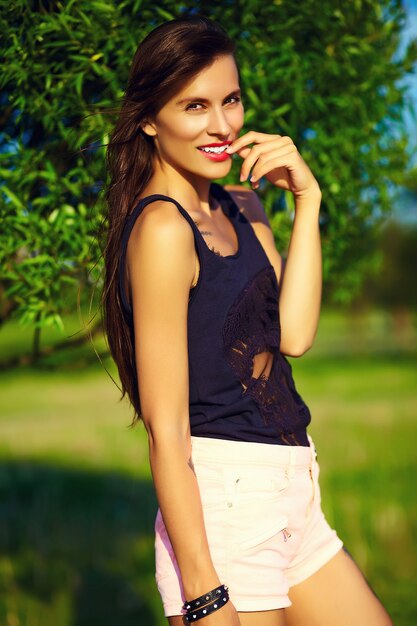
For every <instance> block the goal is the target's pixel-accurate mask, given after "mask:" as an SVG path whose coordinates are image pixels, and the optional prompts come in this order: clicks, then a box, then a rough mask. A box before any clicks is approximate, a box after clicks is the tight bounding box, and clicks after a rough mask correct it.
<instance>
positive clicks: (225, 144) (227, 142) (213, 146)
mask: <svg viewBox="0 0 417 626" xmlns="http://www.w3.org/2000/svg"><path fill="white" fill-rule="evenodd" d="M231 143H232V142H231V141H222V142H221V143H206V144H205V145H204V146H198V147H199V148H220V147H221V146H230V144H231Z"/></svg>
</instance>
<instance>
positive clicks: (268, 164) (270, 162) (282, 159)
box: [250, 146, 297, 183]
mask: <svg viewBox="0 0 417 626" xmlns="http://www.w3.org/2000/svg"><path fill="white" fill-rule="evenodd" d="M296 152H297V149H296V148H295V146H294V148H293V149H290V150H289V151H288V152H286V153H285V154H282V153H279V154H277V153H275V154H270V155H268V158H267V159H266V160H263V161H262V162H261V163H259V162H258V163H257V164H256V166H255V167H254V168H253V172H252V176H251V178H250V181H251V182H252V183H254V182H258V181H259V179H260V178H262V176H265V174H268V172H270V171H271V170H273V169H276V168H278V167H286V166H288V165H292V160H293V158H294V156H295V153H296Z"/></svg>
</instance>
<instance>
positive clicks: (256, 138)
mask: <svg viewBox="0 0 417 626" xmlns="http://www.w3.org/2000/svg"><path fill="white" fill-rule="evenodd" d="M280 136H281V135H270V134H268V133H258V132H256V131H254V130H250V131H249V132H247V133H245V134H244V135H242V136H241V137H238V139H235V141H233V142H232V143H231V144H230V146H228V147H227V148H226V152H227V153H229V154H230V153H232V152H236V151H237V150H240V149H241V148H243V147H244V146H247V145H249V144H250V143H258V142H261V141H265V140H268V139H277V138H278V137H280Z"/></svg>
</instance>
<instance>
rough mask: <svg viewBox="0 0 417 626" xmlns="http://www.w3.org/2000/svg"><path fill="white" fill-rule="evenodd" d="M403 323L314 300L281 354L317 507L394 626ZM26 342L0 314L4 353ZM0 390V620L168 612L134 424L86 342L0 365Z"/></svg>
mask: <svg viewBox="0 0 417 626" xmlns="http://www.w3.org/2000/svg"><path fill="white" fill-rule="evenodd" d="M76 326H77V323H76V321H74V319H72V320H69V321H68V327H70V328H71V332H73V329H75V328H76ZM416 336H417V333H416V329H415V320H414V318H411V321H409V323H407V324H406V326H405V327H401V326H399V325H398V324H397V323H396V321H395V320H394V321H393V320H392V318H391V317H390V316H389V315H388V314H387V313H385V312H370V313H368V314H367V315H365V316H362V317H359V316H351V315H343V314H341V313H338V312H334V311H330V310H329V311H323V315H322V321H321V324H320V328H319V332H318V336H317V340H316V343H315V346H314V348H313V350H311V351H310V352H309V353H307V354H306V355H305V356H304V357H303V358H302V359H292V360H291V364H292V367H293V370H294V376H295V380H296V383H297V388H298V390H299V391H300V393H301V395H302V396H303V397H304V399H305V400H306V401H307V403H308V405H309V407H310V410H311V413H312V424H311V427H310V429H309V432H310V434H311V435H312V436H313V438H314V440H315V443H316V446H317V449H318V456H319V462H320V466H321V474H320V481H321V490H322V495H323V508H324V510H325V513H326V516H327V518H328V520H329V522H330V523H331V524H332V525H333V526H334V527H335V528H336V529H337V531H338V533H339V535H340V536H341V537H342V539H343V541H344V542H345V545H346V547H347V548H348V550H349V552H350V553H351V554H352V556H353V557H354V558H355V560H356V561H357V562H358V563H359V565H360V567H361V568H362V570H363V571H364V573H365V575H366V577H367V579H368V581H369V582H370V584H371V585H372V587H373V588H374V590H375V592H376V593H377V594H378V595H379V597H380V598H381V599H382V601H383V602H384V604H385V605H386V607H387V608H388V610H389V611H390V613H391V615H392V617H393V619H394V623H395V624H396V626H414V624H415V623H416V619H417V599H416V595H415V590H414V585H415V568H416V560H417V559H416V557H417V550H416V529H417V498H416V489H415V485H414V483H415V476H416V471H415V470H416V454H415V450H414V447H415V444H414V442H415V438H416V425H415V415H416V409H417V394H416V389H415V365H416V355H417V349H416V347H417V346H416ZM58 339H62V338H60V337H59V336H57V335H56V334H54V333H53V332H52V331H49V333H48V334H46V335H45V336H44V337H43V342H44V343H45V344H47V343H48V342H52V341H55V340H58ZM28 345H30V335H29V334H28V333H25V332H22V330H21V329H19V327H18V326H17V325H15V324H10V325H9V326H8V327H6V328H3V330H2V334H0V350H1V354H2V355H5V356H9V355H10V354H16V353H19V354H24V352H25V350H27V346H28ZM96 347H97V348H98V349H99V351H103V349H104V344H103V342H102V340H101V339H100V338H98V339H97V340H96ZM92 355H93V358H91V357H92ZM105 364H106V366H107V367H108V369H109V371H110V373H111V374H112V375H113V376H115V369H114V366H113V364H112V363H111V362H110V361H109V360H108V359H106V360H105ZM0 397H1V411H0V461H1V463H0V623H1V624H4V625H5V626H38V625H39V626H41V625H42V626H95V625H96V624H97V626H98V625H99V624H100V626H116V625H117V626H130V625H132V626H133V624H135V626H137V625H138V624H139V625H142V624H146V626H160V625H161V626H162V625H163V624H166V620H165V619H164V618H163V613H162V608H161V604H160V598H159V595H158V592H157V589H156V586H155V581H154V553H153V522H154V517H155V514H156V510H157V502H156V498H155V494H154V490H153V486H152V481H151V475H150V470H149V466H148V451H147V439H146V432H145V430H144V428H143V426H142V425H139V426H138V427H136V428H135V429H129V428H128V425H129V424H130V421H131V412H130V409H129V407H128V404H127V403H126V402H119V401H118V400H119V392H118V390H117V388H116V387H115V386H114V384H113V383H112V381H111V380H110V378H109V376H108V374H107V373H106V372H105V370H104V369H103V367H102V366H101V365H100V364H98V362H97V359H96V357H95V355H94V353H93V351H92V348H91V347H90V346H87V347H84V348H78V349H76V350H68V351H63V352H61V353H59V354H57V355H56V354H51V355H50V356H48V357H45V358H44V359H43V360H42V362H41V363H40V364H39V365H38V366H37V367H36V368H29V367H26V368H25V367H21V368H19V369H13V370H5V371H3V372H2V375H1V380H0Z"/></svg>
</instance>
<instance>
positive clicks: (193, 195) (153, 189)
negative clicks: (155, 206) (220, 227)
mask: <svg viewBox="0 0 417 626" xmlns="http://www.w3.org/2000/svg"><path fill="white" fill-rule="evenodd" d="M211 183H212V181H211V180H210V179H207V178H202V177H200V176H197V175H193V174H190V173H189V172H179V171H177V170H175V169H174V168H172V167H170V166H169V165H166V164H164V165H163V166H161V165H160V164H158V165H157V166H156V167H155V170H154V174H153V176H152V178H151V181H150V183H149V185H148V186H147V189H148V190H147V192H146V195H148V194H149V193H161V194H163V195H166V196H169V197H171V198H174V199H175V200H177V201H178V202H179V203H180V204H181V205H183V206H185V207H188V208H189V209H194V210H195V211H203V212H204V213H207V215H210V213H211V210H212V204H213V199H212V198H210V186H211Z"/></svg>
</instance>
